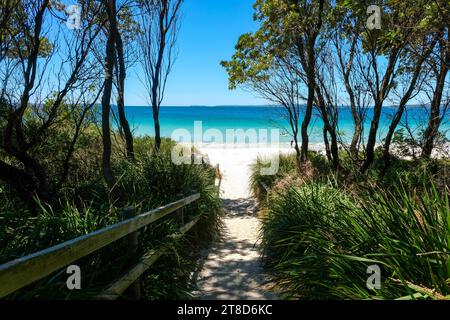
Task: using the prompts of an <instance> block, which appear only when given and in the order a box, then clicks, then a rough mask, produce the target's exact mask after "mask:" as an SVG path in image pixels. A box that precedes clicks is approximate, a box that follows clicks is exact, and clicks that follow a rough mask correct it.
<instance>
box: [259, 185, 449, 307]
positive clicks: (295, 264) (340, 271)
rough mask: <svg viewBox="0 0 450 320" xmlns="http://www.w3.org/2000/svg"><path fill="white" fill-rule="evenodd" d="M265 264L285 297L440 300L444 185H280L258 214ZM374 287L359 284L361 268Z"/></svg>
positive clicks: (445, 288) (445, 272)
mask: <svg viewBox="0 0 450 320" xmlns="http://www.w3.org/2000/svg"><path fill="white" fill-rule="evenodd" d="M261 232H262V239H263V240H262V247H263V252H264V255H265V263H266V267H267V268H268V270H271V272H272V274H273V276H274V278H275V280H276V282H277V283H278V284H279V286H280V288H281V289H282V290H283V291H284V293H285V295H286V297H290V298H315V299H369V298H381V299H398V298H403V299H412V298H419V297H420V298H435V299H443V298H444V297H445V296H447V295H449V294H450V287H449V284H450V282H449V281H450V257H449V254H450V247H449V245H450V243H449V241H450V204H449V190H448V189H447V190H446V191H445V192H444V193H440V192H439V191H438V190H437V189H436V188H435V186H433V185H431V186H426V187H424V191H423V192H422V193H421V194H414V193H411V192H409V191H407V190H405V188H404V187H402V186H401V185H400V184H399V187H398V188H397V190H395V191H389V192H386V191H384V190H382V189H380V188H377V187H373V188H372V190H371V192H366V193H365V194H362V193H361V192H360V193H359V194H358V195H355V194H351V193H349V192H347V190H343V189H342V188H339V187H338V186H337V185H335V184H333V183H322V182H320V183H318V182H308V183H305V184H303V185H302V186H300V187H298V186H296V185H291V186H286V188H284V189H283V190H279V191H278V192H277V193H276V194H275V195H273V196H272V197H271V201H270V203H269V205H268V209H267V214H266V215H265V217H264V218H263V226H262V231H261ZM372 265H377V266H379V267H380V269H381V280H382V286H381V289H380V290H375V291H374V290H369V289H368V288H367V285H366V283H367V280H368V277H369V275H368V274H367V269H368V267H370V266H372Z"/></svg>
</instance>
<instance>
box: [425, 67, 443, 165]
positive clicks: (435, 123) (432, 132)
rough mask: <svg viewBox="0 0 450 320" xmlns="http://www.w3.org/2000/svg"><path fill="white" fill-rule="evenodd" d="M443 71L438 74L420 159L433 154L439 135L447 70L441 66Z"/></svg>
mask: <svg viewBox="0 0 450 320" xmlns="http://www.w3.org/2000/svg"><path fill="white" fill-rule="evenodd" d="M442 68H443V70H442V72H441V73H440V76H439V80H438V81H437V83H436V89H435V93H434V96H433V102H432V104H431V111H430V119H429V121H428V126H427V129H426V130H425V133H424V144H423V149H422V158H425V159H429V158H431V154H432V153H433V149H434V143H435V140H436V137H437V135H438V134H439V127H440V125H441V121H442V120H441V115H440V109H441V108H440V106H441V102H442V93H443V91H444V85H445V78H446V76H447V73H448V69H447V68H446V67H445V66H442Z"/></svg>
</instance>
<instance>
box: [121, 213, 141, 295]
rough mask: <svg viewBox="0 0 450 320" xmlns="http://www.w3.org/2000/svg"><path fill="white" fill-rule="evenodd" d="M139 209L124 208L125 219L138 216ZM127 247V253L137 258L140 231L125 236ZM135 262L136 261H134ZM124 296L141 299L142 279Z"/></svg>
mask: <svg viewBox="0 0 450 320" xmlns="http://www.w3.org/2000/svg"><path fill="white" fill-rule="evenodd" d="M137 215H138V214H137V211H136V208H133V207H130V208H126V209H124V210H123V217H124V219H131V218H134V217H136V216H137ZM124 242H125V248H126V250H127V253H129V254H130V256H131V257H132V258H135V257H136V256H137V254H138V250H139V240H138V232H137V231H135V232H133V233H130V234H129V235H128V236H126V237H125V238H124ZM133 263H134V261H133ZM124 296H125V297H126V298H129V299H133V300H140V299H141V279H140V278H138V279H137V280H136V281H135V282H134V283H133V284H132V285H131V286H130V287H129V288H128V289H127V290H126V291H125V292H124Z"/></svg>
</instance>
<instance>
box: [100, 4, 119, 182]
mask: <svg viewBox="0 0 450 320" xmlns="http://www.w3.org/2000/svg"><path fill="white" fill-rule="evenodd" d="M105 6H106V11H107V14H108V21H109V32H108V41H107V44H106V57H105V86H104V89H103V97H102V135H103V156H102V170H103V177H104V179H105V181H106V183H107V185H108V187H109V189H110V190H113V188H114V184H115V178H114V174H113V172H112V169H111V152H112V143H111V128H110V114H111V93H112V86H113V73H114V44H115V34H114V32H113V29H114V24H115V23H116V2H115V0H108V2H107V3H105Z"/></svg>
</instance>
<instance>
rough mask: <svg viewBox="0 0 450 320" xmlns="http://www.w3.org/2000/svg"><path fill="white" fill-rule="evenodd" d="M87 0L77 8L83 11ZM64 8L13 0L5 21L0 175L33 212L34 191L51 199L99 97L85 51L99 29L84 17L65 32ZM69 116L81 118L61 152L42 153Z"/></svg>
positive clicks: (92, 65) (44, 2) (50, 3)
mask: <svg viewBox="0 0 450 320" xmlns="http://www.w3.org/2000/svg"><path fill="white" fill-rule="evenodd" d="M92 3H93V1H89V0H87V1H80V2H79V5H80V6H81V7H82V9H86V7H87V6H90V5H91V4H92ZM93 8H96V10H99V6H94V7H93ZM63 10H64V5H63V4H62V3H60V2H58V1H48V0H39V1H25V0H23V1H19V2H17V6H16V7H15V8H14V11H13V13H12V17H11V19H10V20H9V21H10V23H8V24H7V26H6V30H7V32H6V36H7V37H8V41H9V45H8V47H7V50H6V53H5V55H4V57H3V60H2V61H0V64H1V66H2V70H3V67H8V68H10V70H9V71H8V72H7V73H5V74H2V77H1V82H2V87H3V88H4V94H3V97H2V101H3V102H2V104H3V108H2V114H1V118H2V119H3V121H2V122H0V123H1V127H0V152H1V154H2V155H3V157H2V159H1V160H0V179H1V180H2V181H4V182H6V183H7V184H8V185H9V186H11V187H12V188H14V189H15V190H16V191H17V195H18V196H19V197H20V198H21V199H22V200H23V201H24V202H25V203H27V204H28V205H29V207H30V209H32V210H34V209H35V208H36V204H35V202H34V197H35V196H37V197H39V198H40V199H42V200H44V201H51V200H52V199H54V198H55V197H56V195H57V194H58V192H59V190H60V186H61V185H62V183H63V182H64V181H65V179H66V178H67V175H68V171H69V167H70V160H71V157H72V155H73V145H74V142H73V141H76V140H77V138H78V136H79V133H80V129H81V123H83V121H84V119H85V116H86V114H87V113H88V111H89V110H90V109H91V108H92V106H93V104H94V103H95V101H96V98H97V97H98V96H97V95H96V94H92V93H93V92H95V91H96V90H95V87H96V82H97V81H96V78H97V77H98V68H97V67H96V64H95V62H94V61H93V59H92V57H91V55H90V53H91V48H92V45H93V42H94V40H95V39H96V37H97V36H98V34H99V33H100V31H101V26H97V25H96V23H95V21H94V19H93V18H91V17H90V16H88V15H86V16H83V19H81V21H82V25H81V26H80V27H81V28H80V29H79V30H69V29H68V28H67V27H66V25H65V21H64V18H61V17H59V16H58V13H59V12H62V11H63ZM84 12H86V10H85V11H84ZM73 97H76V99H73ZM71 101H72V102H76V101H78V102H80V101H83V102H85V103H82V104H77V103H71ZM74 114H79V115H80V116H77V117H76V120H75V121H76V123H77V125H76V126H77V127H78V129H76V130H75V132H73V136H72V139H69V140H70V141H68V142H67V144H64V145H61V146H59V150H58V151H60V152H58V153H56V154H52V153H48V152H46V151H45V150H47V149H48V148H49V147H50V146H49V144H48V140H49V139H50V138H51V132H52V131H53V130H56V129H57V127H58V125H60V124H61V121H63V120H66V119H67V118H68V117H70V116H72V115H74ZM73 119H75V117H74V118H73ZM60 153H64V154H65V155H60Z"/></svg>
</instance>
